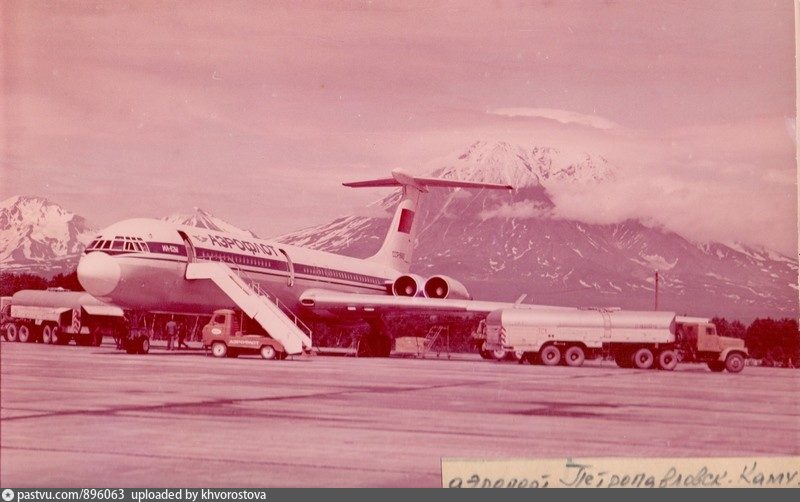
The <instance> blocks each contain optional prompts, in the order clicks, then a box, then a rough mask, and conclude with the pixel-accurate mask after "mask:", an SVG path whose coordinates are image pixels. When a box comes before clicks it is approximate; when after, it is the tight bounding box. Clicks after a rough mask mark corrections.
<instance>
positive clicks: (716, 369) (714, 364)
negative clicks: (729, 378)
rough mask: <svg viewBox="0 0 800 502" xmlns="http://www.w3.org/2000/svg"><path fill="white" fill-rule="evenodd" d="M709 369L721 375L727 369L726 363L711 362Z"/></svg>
mask: <svg viewBox="0 0 800 502" xmlns="http://www.w3.org/2000/svg"><path fill="white" fill-rule="evenodd" d="M708 369H710V370H711V371H713V372H714V373H720V372H722V371H723V370H724V369H725V363H724V362H723V361H709V362H708Z"/></svg>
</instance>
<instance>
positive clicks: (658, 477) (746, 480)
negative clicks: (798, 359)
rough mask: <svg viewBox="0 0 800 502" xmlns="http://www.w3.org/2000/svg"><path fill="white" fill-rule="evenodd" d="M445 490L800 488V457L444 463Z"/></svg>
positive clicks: (453, 461)
mask: <svg viewBox="0 0 800 502" xmlns="http://www.w3.org/2000/svg"><path fill="white" fill-rule="evenodd" d="M442 486H443V487H445V488H743V487H750V488H798V487H800V457H760V458H744V457H742V458H736V457H734V458H594V459H574V460H573V459H566V460H563V459H540V460H536V459H509V460H480V459H474V460H470V459H442Z"/></svg>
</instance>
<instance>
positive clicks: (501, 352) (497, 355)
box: [492, 349, 506, 361]
mask: <svg viewBox="0 0 800 502" xmlns="http://www.w3.org/2000/svg"><path fill="white" fill-rule="evenodd" d="M505 358H506V351H505V349H495V350H493V351H492V359H497V360H498V361H502V360H503V359H505Z"/></svg>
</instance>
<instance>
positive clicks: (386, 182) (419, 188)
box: [342, 169, 513, 273]
mask: <svg viewBox="0 0 800 502" xmlns="http://www.w3.org/2000/svg"><path fill="white" fill-rule="evenodd" d="M342 184H343V185H344V186H346V187H353V188H364V187H402V188H403V197H402V199H400V203H399V204H398V205H397V209H396V210H395V213H394V217H393V218H392V223H391V224H390V225H389V230H388V232H387V233H386V238H385V239H384V241H383V245H382V246H381V249H380V250H379V251H378V252H377V253H376V254H375V255H373V256H372V257H371V258H369V259H370V260H371V261H374V262H378V263H381V264H382V265H385V266H387V267H390V268H392V269H395V270H398V271H400V272H402V273H407V272H408V271H409V269H410V268H411V257H412V254H413V252H414V240H415V238H416V229H417V228H418V227H419V225H414V215H415V214H416V212H417V209H418V208H419V200H420V196H421V195H422V194H423V193H427V192H428V188H429V187H437V188H449V187H452V188H490V189H503V190H512V189H513V187H512V186H511V185H498V184H495V183H480V182H473V181H458V180H447V179H442V178H421V177H417V176H413V175H411V174H410V173H408V172H406V171H403V170H401V169H395V170H393V171H392V177H391V178H379V179H374V180H366V181H355V182H351V183H342Z"/></svg>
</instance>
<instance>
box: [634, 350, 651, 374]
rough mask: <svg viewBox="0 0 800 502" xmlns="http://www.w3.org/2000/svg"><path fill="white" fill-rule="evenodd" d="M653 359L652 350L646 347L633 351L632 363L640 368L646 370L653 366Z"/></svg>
mask: <svg viewBox="0 0 800 502" xmlns="http://www.w3.org/2000/svg"><path fill="white" fill-rule="evenodd" d="M654 359H655V357H653V351H652V350H650V349H648V348H647V347H642V348H641V349H639V350H637V351H636V352H634V353H633V365H634V366H635V367H636V368H638V369H640V370H646V369H649V368H650V367H651V366H653V360H654Z"/></svg>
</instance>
